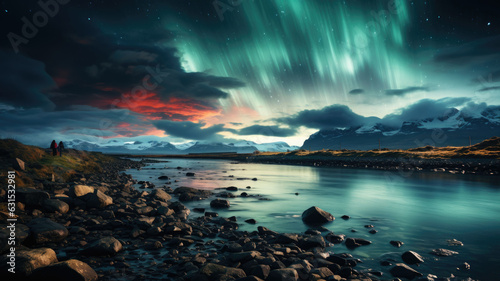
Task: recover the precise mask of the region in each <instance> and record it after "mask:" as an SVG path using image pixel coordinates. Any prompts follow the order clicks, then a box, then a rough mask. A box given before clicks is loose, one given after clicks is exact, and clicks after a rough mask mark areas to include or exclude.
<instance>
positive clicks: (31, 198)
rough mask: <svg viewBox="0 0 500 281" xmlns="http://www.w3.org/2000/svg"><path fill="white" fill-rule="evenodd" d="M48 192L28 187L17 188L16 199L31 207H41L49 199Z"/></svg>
mask: <svg viewBox="0 0 500 281" xmlns="http://www.w3.org/2000/svg"><path fill="white" fill-rule="evenodd" d="M49 198H50V196H49V194H48V193H47V192H45V191H42V190H37V189H33V188H27V187H18V188H16V200H17V201H18V202H21V203H23V204H26V205H27V206H30V207H41V206H42V204H43V202H44V201H45V200H47V199H49Z"/></svg>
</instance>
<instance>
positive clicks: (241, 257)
mask: <svg viewBox="0 0 500 281" xmlns="http://www.w3.org/2000/svg"><path fill="white" fill-rule="evenodd" d="M259 256H260V252H257V251H248V252H240V253H231V254H229V256H228V259H229V260H230V261H233V262H242V263H243V262H247V261H249V260H252V259H255V258H256V257H259Z"/></svg>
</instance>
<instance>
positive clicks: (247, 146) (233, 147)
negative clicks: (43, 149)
mask: <svg viewBox="0 0 500 281" xmlns="http://www.w3.org/2000/svg"><path fill="white" fill-rule="evenodd" d="M65 146H66V147H67V148H74V149H79V150H87V151H99V152H104V153H126V154H188V153H216V152H237V153H252V152H254V151H256V150H259V151H273V152H285V151H287V150H294V149H297V148H298V147H297V146H289V145H288V144H287V143H285V142H274V143H263V144H257V143H255V142H252V141H239V142H236V143H212V142H187V143H180V144H172V143H170V142H166V141H160V140H146V141H140V140H131V139H129V140H116V139H111V140H106V139H99V140H98V141H96V142H91V141H86V140H80V139H74V140H72V141H67V142H66V143H65Z"/></svg>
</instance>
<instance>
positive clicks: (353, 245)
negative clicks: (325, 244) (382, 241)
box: [345, 238, 372, 249]
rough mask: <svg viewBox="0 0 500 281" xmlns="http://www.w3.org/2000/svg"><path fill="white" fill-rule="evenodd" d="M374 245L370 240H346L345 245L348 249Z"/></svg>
mask: <svg viewBox="0 0 500 281" xmlns="http://www.w3.org/2000/svg"><path fill="white" fill-rule="evenodd" d="M371 243H372V241H370V240H366V239H363V238H346V239H345V245H346V247H347V248H351V249H352V248H356V247H359V246H366V245H370V244H371Z"/></svg>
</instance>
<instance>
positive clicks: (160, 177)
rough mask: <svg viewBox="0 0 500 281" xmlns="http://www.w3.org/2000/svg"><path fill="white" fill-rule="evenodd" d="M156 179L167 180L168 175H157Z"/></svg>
mask: <svg viewBox="0 0 500 281" xmlns="http://www.w3.org/2000/svg"><path fill="white" fill-rule="evenodd" d="M158 179H159V180H168V179H169V177H168V176H159V177H158Z"/></svg>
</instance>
